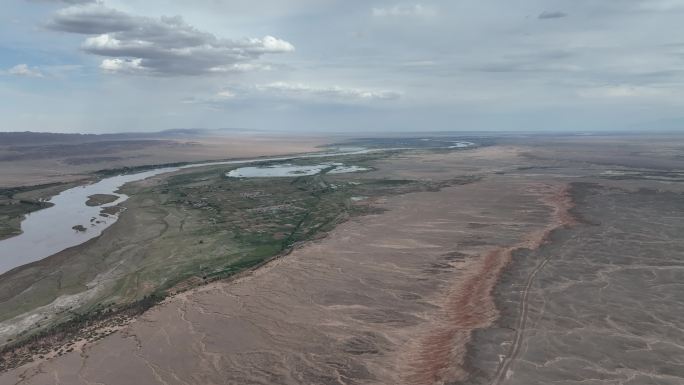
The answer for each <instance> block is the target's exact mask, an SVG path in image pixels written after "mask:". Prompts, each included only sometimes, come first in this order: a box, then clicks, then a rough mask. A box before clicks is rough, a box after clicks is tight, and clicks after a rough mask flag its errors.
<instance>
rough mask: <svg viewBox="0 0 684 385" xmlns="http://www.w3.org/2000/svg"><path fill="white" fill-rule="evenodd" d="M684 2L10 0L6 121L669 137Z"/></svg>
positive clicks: (3, 91) (82, 127) (682, 48)
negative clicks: (568, 132) (606, 132)
mask: <svg viewBox="0 0 684 385" xmlns="http://www.w3.org/2000/svg"><path fill="white" fill-rule="evenodd" d="M682 17H684V0H625V1H619V2H618V1H608V0H603V1H589V0H576V1H572V2H568V1H557V0H554V1H541V0H522V1H518V2H510V1H503V0H496V1H490V2H486V3H483V2H480V1H476V0H465V1H459V2H454V1H428V0H423V1H408V2H403V1H366V2H349V1H343V0H290V1H276V0H253V1H250V2H242V1H230V0H197V1H193V2H192V4H190V2H187V1H180V0H144V1H143V0H101V1H91V0H61V1H58V0H14V1H12V2H9V4H6V6H5V7H4V9H3V13H2V14H1V15H0V50H1V51H2V55H0V99H2V101H3V102H2V103H0V131H25V130H31V131H54V132H95V133H100V132H131V131H159V130H166V129H173V128H186V127H202V128H222V127H240V128H245V129H260V130H273V131H295V130H301V131H348V132H363V131H369V130H372V131H381V130H388V131H389V130H394V131H420V130H425V131H439V130H456V131H457V130H464V131H473V130H544V131H546V130H586V131H593V130H640V131H644V132H646V131H648V130H654V131H655V130H671V129H679V128H681V127H682V126H683V125H684V116H683V115H682V113H681V111H682V110H684V109H683V108H682V107H683V104H684V88H683V87H682V83H683V82H684V71H683V69H684V40H683V39H682V32H684V27H683V26H682V24H681V20H682Z"/></svg>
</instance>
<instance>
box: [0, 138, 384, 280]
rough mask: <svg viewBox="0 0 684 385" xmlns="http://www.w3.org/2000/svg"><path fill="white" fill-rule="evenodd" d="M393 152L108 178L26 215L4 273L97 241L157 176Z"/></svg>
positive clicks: (2, 265)
mask: <svg viewBox="0 0 684 385" xmlns="http://www.w3.org/2000/svg"><path fill="white" fill-rule="evenodd" d="M388 150H392V149H348V150H346V151H345V150H341V151H337V152H327V153H314V154H304V155H298V156H283V157H273V158H257V159H243V160H231V161H221V162H208V163H196V164H189V165H185V166H180V167H162V168H157V169H153V170H149V171H144V172H139V173H135V174H125V175H118V176H113V177H109V178H104V179H101V180H99V181H98V182H95V183H91V184H87V185H83V186H78V187H74V188H70V189H68V190H64V191H62V192H61V193H59V194H58V195H55V196H54V197H52V198H51V199H50V200H49V201H48V202H50V203H52V204H53V206H51V207H48V208H45V209H42V210H39V211H36V212H33V213H31V214H28V215H26V218H25V219H24V220H23V221H22V222H21V230H22V233H21V234H19V235H17V236H14V237H12V238H8V239H5V240H2V241H0V274H4V273H6V272H8V271H9V270H12V269H14V268H16V267H19V266H22V265H25V264H28V263H31V262H36V261H39V260H41V259H44V258H47V257H49V256H50V255H53V254H55V253H58V252H60V251H62V250H65V249H67V248H70V247H74V246H78V245H80V244H82V243H84V242H86V241H88V240H89V239H92V238H95V237H97V236H99V235H100V234H102V232H103V231H104V230H105V229H106V228H108V227H109V226H111V225H113V224H114V223H115V222H116V220H117V219H118V216H117V215H116V214H104V215H101V211H102V209H103V208H106V207H110V206H116V205H118V204H119V203H122V202H124V201H125V200H126V199H128V196H127V195H125V194H121V193H118V192H117V191H118V190H119V189H120V188H121V187H122V186H123V185H124V184H126V183H129V182H136V181H140V180H143V179H146V178H149V177H152V176H155V175H160V174H164V173H169V172H173V171H178V170H182V169H187V168H195V167H206V166H216V165H233V164H245V163H255V162H268V161H280V160H295V159H305V158H325V157H332V156H340V155H358V154H366V153H369V152H377V151H388ZM94 194H109V195H115V196H117V197H118V199H117V200H116V201H114V202H111V203H107V204H103V205H100V206H88V205H86V204H85V202H87V201H88V197H90V196H91V195H94ZM76 225H81V226H83V227H84V228H85V229H84V230H85V231H78V230H75V229H74V226H76Z"/></svg>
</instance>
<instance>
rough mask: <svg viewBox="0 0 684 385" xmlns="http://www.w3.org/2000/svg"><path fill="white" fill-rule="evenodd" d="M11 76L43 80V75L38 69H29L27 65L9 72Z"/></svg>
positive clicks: (16, 66)
mask: <svg viewBox="0 0 684 385" xmlns="http://www.w3.org/2000/svg"><path fill="white" fill-rule="evenodd" d="M7 73H8V74H9V75H15V76H26V77H32V78H42V77H43V73H42V72H40V70H38V69H37V68H36V67H33V68H31V67H29V66H28V65H27V64H17V65H15V66H14V67H12V68H10V69H8V70H7Z"/></svg>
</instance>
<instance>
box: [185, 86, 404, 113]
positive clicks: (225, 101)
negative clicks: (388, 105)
mask: <svg viewBox="0 0 684 385" xmlns="http://www.w3.org/2000/svg"><path fill="white" fill-rule="evenodd" d="M400 97H401V93H399V92H396V91H388V90H377V89H374V90H371V89H361V88H353V87H340V86H313V85H307V84H303V83H288V82H274V83H268V84H257V85H253V86H249V87H245V86H239V85H234V86H231V87H229V88H224V89H222V90H221V91H219V92H217V93H215V94H214V95H212V96H209V97H199V98H195V97H191V98H185V99H183V100H182V102H183V103H184V104H203V105H206V106H209V107H211V108H221V107H225V106H228V105H232V104H235V103H240V105H246V104H247V105H248V104H249V103H252V102H257V103H277V104H280V105H282V104H283V103H285V104H290V103H302V104H348V105H358V104H363V103H371V102H376V101H391V100H396V99H398V98H400ZM245 103H246V104H245Z"/></svg>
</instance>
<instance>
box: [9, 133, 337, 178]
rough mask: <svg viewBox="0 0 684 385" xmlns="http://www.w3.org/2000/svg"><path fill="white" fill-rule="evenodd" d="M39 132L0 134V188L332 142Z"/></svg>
mask: <svg viewBox="0 0 684 385" xmlns="http://www.w3.org/2000/svg"><path fill="white" fill-rule="evenodd" d="M5 135H8V134H5ZM34 135H36V137H33V136H32V137H30V138H27V139H25V140H12V141H11V140H10V138H4V137H3V136H2V134H1V133H0V188H3V187H16V186H28V185H35V184H46V183H52V182H68V181H74V180H80V179H85V178H88V177H89V175H88V174H89V173H91V172H93V171H98V170H103V169H116V168H122V167H136V166H144V165H156V164H165V163H176V162H201V161H207V160H223V159H238V158H251V157H259V156H269V155H286V154H295V153H302V152H311V151H320V150H321V149H320V148H319V147H318V146H320V145H323V144H325V143H327V142H329V139H326V138H323V137H321V138H312V137H303V136H302V137H300V136H287V137H285V136H274V135H263V136H254V135H245V134H241V133H235V134H231V135H229V136H228V135H222V136H207V135H192V136H182V137H178V136H169V135H161V134H157V135H151V136H150V137H143V138H138V137H128V136H125V135H123V136H114V137H107V136H105V137H104V138H102V137H100V136H86V137H85V138H83V137H82V136H80V135H77V136H74V135H63V136H59V135H58V136H50V134H34ZM45 136H47V137H45ZM36 142H37V143H36Z"/></svg>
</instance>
